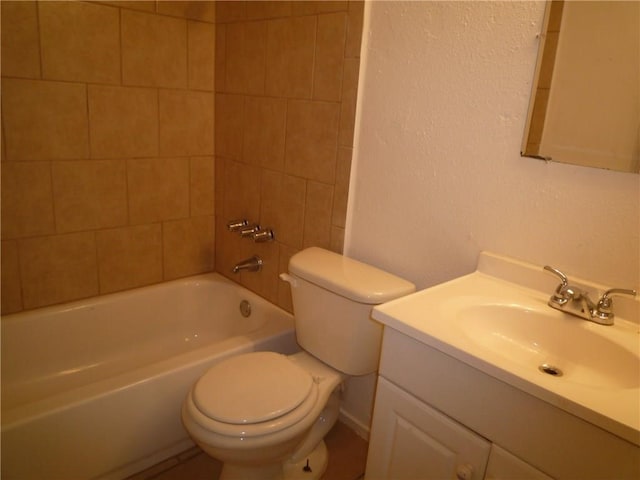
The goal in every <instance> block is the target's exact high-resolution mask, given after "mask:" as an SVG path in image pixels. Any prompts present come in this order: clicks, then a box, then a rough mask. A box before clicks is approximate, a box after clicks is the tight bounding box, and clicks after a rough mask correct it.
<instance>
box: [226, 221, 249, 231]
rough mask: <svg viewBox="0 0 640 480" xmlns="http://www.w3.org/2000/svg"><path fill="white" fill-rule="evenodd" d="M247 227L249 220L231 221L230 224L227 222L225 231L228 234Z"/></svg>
mask: <svg viewBox="0 0 640 480" xmlns="http://www.w3.org/2000/svg"><path fill="white" fill-rule="evenodd" d="M247 225H249V220H245V219H241V220H231V221H230V222H227V229H228V230H229V231H230V232H237V231H239V230H240V229H241V228H242V227H246V226H247Z"/></svg>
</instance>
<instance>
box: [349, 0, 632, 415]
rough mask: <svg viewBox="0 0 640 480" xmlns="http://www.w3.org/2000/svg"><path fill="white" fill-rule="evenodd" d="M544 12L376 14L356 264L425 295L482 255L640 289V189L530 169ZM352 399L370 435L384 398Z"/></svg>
mask: <svg viewBox="0 0 640 480" xmlns="http://www.w3.org/2000/svg"><path fill="white" fill-rule="evenodd" d="M543 10H544V3H543V2H533V3H524V2H371V3H367V5H366V10H365V26H364V32H363V51H362V54H363V57H362V64H361V70H360V85H359V93H358V95H359V98H358V120H357V121H358V125H357V127H356V152H355V154H354V165H353V170H352V177H351V186H350V198H349V212H348V218H347V235H346V242H345V251H346V253H347V255H349V256H351V257H354V258H358V259H360V260H363V261H366V262H369V263H371V264H374V265H376V266H379V267H381V268H384V269H386V270H388V271H390V272H393V273H395V274H398V275H400V276H403V277H404V278H406V279H408V280H410V281H413V282H414V283H416V284H417V286H418V288H424V287H427V286H431V285H434V284H437V283H441V282H443V281H446V280H450V279H452V278H454V277H457V276H460V275H462V274H465V273H469V272H471V271H473V270H474V269H475V265H476V260H477V256H478V253H479V252H480V251H481V250H490V251H493V252H497V253H501V254H505V255H509V256H512V257H516V258H520V259H523V260H526V261H530V262H533V263H537V264H541V265H542V264H551V265H553V266H555V267H557V268H559V269H561V270H563V271H564V272H566V273H567V274H569V275H575V276H580V277H584V278H587V279H592V280H595V281H598V282H600V283H605V284H611V285H615V286H619V287H627V288H631V287H635V288H637V287H638V286H639V283H640V282H639V277H640V259H639V253H640V252H639V250H640V241H639V229H640V228H639V224H640V213H639V208H640V207H639V204H640V177H639V176H638V175H633V174H625V173H617V172H611V171H605V170H598V169H591V168H585V167H576V166H571V165H563V164H554V163H548V164H547V163H544V162H542V161H539V160H534V159H528V158H521V157H520V155H519V151H520V142H521V139H522V133H523V129H524V124H525V118H526V114H527V106H528V101H529V93H530V89H531V83H532V78H533V72H534V67H535V61H536V53H537V46H538V42H537V38H536V35H537V34H538V32H539V30H540V28H541V24H542V18H543ZM350 387H351V392H350V395H349V396H348V397H347V399H346V402H345V409H346V410H347V411H348V413H349V414H350V415H352V416H353V417H355V418H359V419H360V421H361V422H362V423H366V422H367V418H368V417H367V416H368V412H367V411H366V408H362V405H364V404H366V402H364V401H363V399H364V398H368V399H369V400H370V399H371V398H372V397H371V396H372V389H371V388H370V385H369V384H368V383H367V382H366V381H365V382H362V384H358V382H357V381H356V382H352V385H351V386H350ZM349 397H351V398H349ZM352 398H358V399H359V403H358V404H357V405H355V403H353V404H352V403H351V399H352ZM358 408H359V409H358Z"/></svg>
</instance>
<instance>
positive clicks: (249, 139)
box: [242, 97, 287, 171]
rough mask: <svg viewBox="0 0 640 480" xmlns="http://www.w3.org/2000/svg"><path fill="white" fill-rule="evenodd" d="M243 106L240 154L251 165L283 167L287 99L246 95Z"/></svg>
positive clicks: (273, 168) (272, 167)
mask: <svg viewBox="0 0 640 480" xmlns="http://www.w3.org/2000/svg"><path fill="white" fill-rule="evenodd" d="M244 109H245V112H244V135H243V149H242V158H243V159H244V161H245V162H247V163H251V164H253V165H259V166H261V167H264V168H269V169H272V170H279V171H282V170H283V169H284V140H285V127H286V115H287V102H286V100H284V99H280V98H266V97H247V98H246V100H245V102H244Z"/></svg>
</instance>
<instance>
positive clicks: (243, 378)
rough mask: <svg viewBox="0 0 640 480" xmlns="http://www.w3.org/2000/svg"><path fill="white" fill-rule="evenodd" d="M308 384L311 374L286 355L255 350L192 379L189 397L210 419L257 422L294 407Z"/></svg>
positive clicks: (229, 421)
mask: <svg viewBox="0 0 640 480" xmlns="http://www.w3.org/2000/svg"><path fill="white" fill-rule="evenodd" d="M312 387H313V379H312V378H311V375H310V374H309V373H308V372H306V371H305V370H303V369H302V368H300V367H299V366H297V365H295V364H294V363H293V362H291V361H290V360H289V359H287V357H286V356H284V355H281V354H279V353H274V352H255V353H247V354H244V355H238V356H235V357H231V358H229V359H227V360H224V361H222V362H220V363H218V364H216V365H214V366H213V367H211V368H210V369H209V371H208V372H207V373H205V374H204V375H203V376H202V377H201V378H200V380H198V382H197V383H196V385H195V387H194V390H193V401H194V403H195V405H196V406H197V407H198V409H199V410H200V411H201V412H202V413H204V414H205V415H206V416H208V417H209V418H213V419H214V420H218V421H220V422H224V423H231V424H237V425H239V424H247V423H259V422H266V421H268V420H272V419H274V418H277V417H280V416H282V415H285V414H287V413H288V412H290V411H291V410H293V409H295V408H296V407H298V405H300V404H301V403H302V402H303V401H304V400H305V399H306V398H307V397H308V396H309V394H310V393H311V390H312Z"/></svg>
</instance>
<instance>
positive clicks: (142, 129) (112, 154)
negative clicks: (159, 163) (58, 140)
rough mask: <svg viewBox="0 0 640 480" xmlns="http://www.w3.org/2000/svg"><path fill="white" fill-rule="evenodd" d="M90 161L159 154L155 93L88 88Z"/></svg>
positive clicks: (103, 87) (96, 87)
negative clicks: (91, 159) (93, 159)
mask: <svg viewBox="0 0 640 480" xmlns="http://www.w3.org/2000/svg"><path fill="white" fill-rule="evenodd" d="M89 126H90V132H91V156H92V157H93V158H127V157H152V156H156V155H157V154H158V94H157V92H156V90H153V89H149V88H129V87H106V86H99V85H89Z"/></svg>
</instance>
